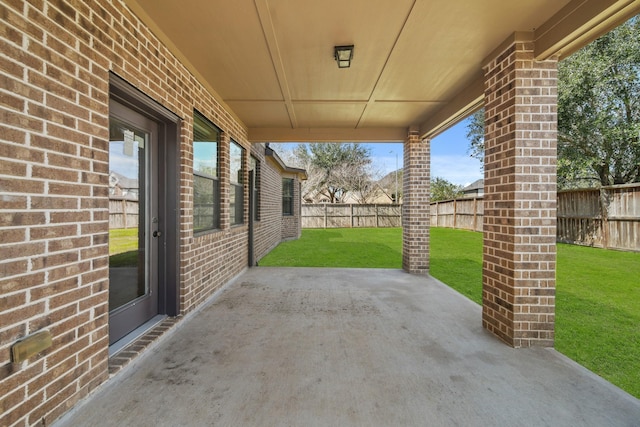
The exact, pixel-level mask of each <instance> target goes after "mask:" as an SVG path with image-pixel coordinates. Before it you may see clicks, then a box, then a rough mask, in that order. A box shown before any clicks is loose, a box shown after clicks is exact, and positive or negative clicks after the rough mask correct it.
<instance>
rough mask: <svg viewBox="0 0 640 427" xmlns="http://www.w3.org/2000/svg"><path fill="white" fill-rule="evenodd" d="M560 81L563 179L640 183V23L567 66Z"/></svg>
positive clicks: (573, 58) (560, 172) (634, 22)
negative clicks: (639, 139) (639, 138)
mask: <svg viewBox="0 0 640 427" xmlns="http://www.w3.org/2000/svg"><path fill="white" fill-rule="evenodd" d="M558 78H559V82H560V83H559V84H558V155H559V157H560V159H561V161H559V162H558V175H559V177H560V179H564V180H566V181H572V180H575V179H576V178H593V179H594V180H597V181H599V182H600V184H601V185H613V184H625V183H629V182H638V181H640V142H639V141H638V137H639V135H640V19H638V17H636V18H634V19H632V20H630V21H628V22H627V23H626V24H624V25H621V26H620V27H618V28H616V29H614V30H613V31H611V32H610V33H608V34H606V35H604V36H602V37H600V38H599V39H598V40H596V41H594V42H593V43H591V44H590V45H588V46H586V47H584V48H583V49H581V50H580V51H578V52H576V53H575V54H574V55H572V56H571V57H569V58H567V59H566V60H564V61H562V62H561V63H560V64H559V66H558ZM561 184H563V183H562V182H561Z"/></svg>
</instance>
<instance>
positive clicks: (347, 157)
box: [294, 143, 371, 203]
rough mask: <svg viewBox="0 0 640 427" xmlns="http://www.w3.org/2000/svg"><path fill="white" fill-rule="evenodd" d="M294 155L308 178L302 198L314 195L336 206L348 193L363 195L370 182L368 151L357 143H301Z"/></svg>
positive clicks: (369, 154)
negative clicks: (361, 193) (321, 196)
mask: <svg viewBox="0 0 640 427" xmlns="http://www.w3.org/2000/svg"><path fill="white" fill-rule="evenodd" d="M294 152H295V155H296V158H297V159H298V162H299V163H298V164H299V165H300V166H301V167H304V168H305V169H306V170H307V173H308V175H309V178H310V179H309V180H308V182H307V186H306V187H305V189H304V190H303V193H304V194H303V197H305V196H309V195H310V194H311V193H317V194H322V195H323V196H325V197H326V198H327V199H328V200H329V202H330V203H339V202H340V201H342V200H343V199H344V197H345V196H346V195H347V193H348V192H349V191H360V192H364V193H366V186H367V185H368V184H367V183H369V182H370V181H371V179H370V171H369V166H370V164H371V153H370V150H369V149H368V148H366V147H364V146H362V145H360V144H356V143H353V144H345V143H313V144H308V145H307V144H300V145H298V146H297V147H296V148H295V150H294Z"/></svg>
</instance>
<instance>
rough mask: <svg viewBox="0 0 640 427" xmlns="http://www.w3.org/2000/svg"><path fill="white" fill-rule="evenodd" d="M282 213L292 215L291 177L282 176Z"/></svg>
mask: <svg viewBox="0 0 640 427" xmlns="http://www.w3.org/2000/svg"><path fill="white" fill-rule="evenodd" d="M282 215H293V179H291V178H282Z"/></svg>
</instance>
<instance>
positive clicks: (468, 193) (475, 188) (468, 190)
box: [462, 179, 484, 197]
mask: <svg viewBox="0 0 640 427" xmlns="http://www.w3.org/2000/svg"><path fill="white" fill-rule="evenodd" d="M462 194H463V195H464V197H480V196H483V195H484V179H478V180H475V181H473V182H472V183H471V184H469V185H467V186H466V187H464V188H463V189H462Z"/></svg>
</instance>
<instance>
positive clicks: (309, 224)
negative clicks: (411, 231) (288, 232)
mask: <svg viewBox="0 0 640 427" xmlns="http://www.w3.org/2000/svg"><path fill="white" fill-rule="evenodd" d="M401 215H402V205H395V204H394V205H391V204H387V205H378V204H362V205H354V204H332V203H319V204H308V205H302V228H357V227H374V228H376V227H400V226H401V225H402V223H401V222H402V220H401Z"/></svg>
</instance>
